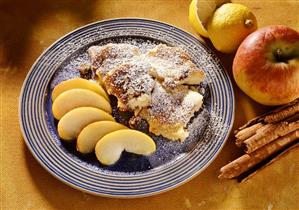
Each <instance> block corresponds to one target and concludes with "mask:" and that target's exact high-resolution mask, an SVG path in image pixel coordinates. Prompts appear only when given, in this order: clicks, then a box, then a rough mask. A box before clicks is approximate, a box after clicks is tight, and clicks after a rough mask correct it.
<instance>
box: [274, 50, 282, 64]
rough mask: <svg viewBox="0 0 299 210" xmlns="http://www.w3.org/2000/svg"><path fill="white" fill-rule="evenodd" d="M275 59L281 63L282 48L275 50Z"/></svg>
mask: <svg viewBox="0 0 299 210" xmlns="http://www.w3.org/2000/svg"><path fill="white" fill-rule="evenodd" d="M275 57H276V60H277V61H281V60H282V50H281V49H280V48H277V49H276V50H275Z"/></svg>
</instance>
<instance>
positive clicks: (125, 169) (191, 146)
mask: <svg viewBox="0 0 299 210" xmlns="http://www.w3.org/2000/svg"><path fill="white" fill-rule="evenodd" d="M131 33H132V32H131V31H130V32H129V31H128V32H126V31H117V32H113V33H106V34H105V33H102V32H101V30H100V29H99V35H100V36H98V37H97V38H96V39H95V38H94V36H91V37H90V39H89V38H88V37H87V38H86V37H85V38H84V39H82V42H78V43H74V44H70V45H69V46H68V49H70V50H69V51H68V59H66V60H64V62H63V63H62V64H61V63H59V62H60V59H58V60H57V64H59V67H58V70H57V71H56V74H55V75H54V77H53V80H52V82H51V84H50V93H51V90H52V89H53V87H54V86H55V85H56V84H58V83H59V82H61V81H63V80H67V79H69V78H73V77H79V73H78V71H77V67H78V66H79V65H81V64H82V63H86V64H90V60H89V57H88V54H87V53H86V51H87V49H88V48H89V47H90V46H92V45H100V46H104V45H106V44H108V43H125V44H131V45H134V46H138V48H139V50H140V53H141V54H144V53H146V52H148V51H149V50H151V49H153V48H155V47H156V46H157V45H158V44H160V43H161V42H160V41H157V39H158V38H159V39H160V38H161V39H163V40H165V41H166V42H167V43H171V44H173V45H176V46H179V45H178V44H177V43H178V41H176V40H172V38H171V37H168V36H167V35H166V34H163V33H162V34H160V35H159V36H158V35H153V34H149V33H148V32H145V31H142V30H139V31H138V30H136V35H137V36H136V37H132V36H127V35H130V34H131ZM144 35H145V36H146V37H149V38H140V36H144ZM111 36H112V37H115V36H122V37H117V38H107V37H111ZM164 38H165V39H164ZM87 43H88V44H87ZM79 46H81V47H82V46H84V47H83V48H79ZM179 47H182V48H183V49H184V50H187V51H188V52H189V54H190V57H191V59H192V60H196V65H197V67H199V68H202V69H204V70H205V72H206V73H207V75H208V76H207V79H206V80H205V81H204V82H203V84H202V85H200V86H199V87H198V89H199V90H200V92H201V93H202V94H203V95H204V106H203V107H202V108H201V110H199V111H198V112H197V113H196V114H195V117H194V118H192V119H191V122H190V124H188V131H189V137H188V138H187V139H186V140H185V141H184V142H178V141H176V142H173V141H169V140H166V139H165V138H163V137H161V136H155V135H152V134H150V133H149V135H151V137H152V138H153V139H154V141H155V142H156V144H157V151H156V152H155V153H154V154H153V155H151V156H148V157H135V156H134V157H133V158H132V157H131V156H130V157H129V158H125V159H124V160H125V161H122V160H120V162H119V163H118V164H116V165H114V166H111V167H105V166H103V165H101V164H100V163H99V162H98V161H97V160H96V158H95V157H94V156H92V155H91V156H88V157H86V156H82V155H81V154H79V153H77V152H76V150H75V149H74V148H75V147H69V146H66V145H64V144H63V145H61V144H60V143H59V144H58V145H60V147H61V148H62V150H64V151H65V152H66V153H67V154H68V155H69V156H70V157H71V158H72V159H74V160H75V161H76V162H78V163H79V164H81V165H82V166H84V167H87V168H90V169H91V170H93V171H100V172H101V173H103V174H112V175H113V174H115V175H118V174H123V175H130V174H136V173H137V174H138V173H142V171H146V170H149V169H151V170H159V167H163V166H165V165H168V164H172V163H173V162H175V161H177V160H180V159H182V158H184V157H186V154H187V153H192V152H194V151H196V152H197V153H199V155H200V154H203V153H204V152H205V151H207V150H208V147H209V148H210V147H213V146H215V144H216V143H217V142H216V139H217V138H219V137H221V136H223V133H224V132H225V131H227V130H228V129H229V125H225V124H224V122H223V119H222V117H221V114H220V112H219V111H218V110H219V109H221V108H220V107H218V105H217V104H216V106H214V104H211V99H210V90H209V89H210V84H211V83H212V82H213V80H214V79H215V78H212V77H214V76H215V75H212V74H213V71H215V70H214V69H213V68H215V67H214V66H213V65H211V64H210V63H213V62H211V61H212V60H214V59H215V58H214V57H212V55H210V54H203V55H201V59H198V55H197V54H193V51H196V49H195V50H193V46H192V45H191V46H186V45H181V46H179ZM188 48H189V50H188ZM78 49H79V50H78ZM190 49H191V50H190ZM76 50H77V51H76ZM75 51H76V53H75V54H73V55H71V56H69V54H70V53H72V52H75ZM197 51H198V49H197ZM61 57H63V58H65V57H66V55H64V54H62V55H61ZM49 100H50V99H49ZM112 101H113V100H112ZM213 103H214V102H213ZM113 106H114V108H113V109H114V110H115V107H116V103H114V105H113ZM211 107H215V109H216V110H211ZM213 109H214V108H213ZM116 120H117V121H119V122H122V123H124V124H126V123H127V121H126V119H125V118H122V115H119V116H116ZM49 126H51V127H52V124H51V125H49ZM54 127H55V126H54ZM139 129H140V130H142V131H144V132H148V127H147V125H146V124H143V126H142V127H140V128H139ZM54 134H55V132H54ZM54 134H53V135H54ZM58 141H59V139H58ZM126 162H128V164H127V165H126ZM129 164H130V165H129ZM124 165H125V166H124ZM132 165H134V166H132Z"/></svg>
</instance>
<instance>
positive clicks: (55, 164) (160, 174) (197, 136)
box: [19, 18, 234, 198]
mask: <svg viewBox="0 0 299 210" xmlns="http://www.w3.org/2000/svg"><path fill="white" fill-rule="evenodd" d="M111 42H113V43H130V44H133V45H137V46H139V47H140V48H142V49H143V50H147V49H149V48H151V47H153V46H155V45H157V44H159V43H165V44H167V45H169V46H179V47H181V48H183V49H184V50H185V51H187V52H188V53H189V55H190V56H191V58H192V60H193V62H194V63H196V65H197V66H198V67H199V68H202V69H203V70H204V72H205V74H206V79H205V81H204V82H203V84H202V85H201V86H200V87H199V89H200V91H201V92H202V93H203V95H204V106H203V108H202V109H201V110H200V111H199V112H198V113H197V114H196V116H195V117H194V118H193V119H192V122H191V123H190V124H189V128H188V129H189V131H190V136H189V137H188V139H187V140H186V141H185V142H183V143H180V142H173V141H169V140H166V139H163V138H162V137H157V136H154V135H151V134H150V135H151V136H152V137H153V139H154V140H155V142H156V144H157V151H156V152H155V153H154V154H153V155H151V156H148V157H144V156H137V155H133V154H129V153H126V152H124V153H123V154H122V157H121V159H120V160H119V161H118V162H117V163H116V164H115V165H113V166H110V167H107V166H103V165H101V164H100V163H99V162H98V161H97V160H96V158H95V155H94V154H90V155H81V154H79V153H78V152H76V149H75V145H74V144H72V143H71V144H66V143H63V142H62V141H61V140H60V139H59V137H58V135H57V131H56V125H57V122H56V121H55V120H54V119H53V116H52V113H51V97H50V95H51V91H52V90H53V87H54V86H55V85H56V84H58V83H59V82H61V81H63V80H66V79H69V78H74V77H78V76H79V74H78V71H77V70H76V67H78V65H80V64H81V63H86V62H88V56H87V54H86V50H87V49H88V47H90V46H91V45H104V44H107V43H111ZM113 114H114V116H115V117H116V119H117V120H118V121H121V122H122V123H126V122H127V121H126V120H127V119H126V117H124V116H120V115H119V113H118V112H117V111H116V110H115V109H114V112H113ZM233 117H234V95H233V89H232V85H231V82H230V79H229V77H228V75H227V74H226V72H225V71H224V69H223V66H222V65H221V63H220V61H219V60H218V58H217V57H216V56H215V55H214V53H213V52H212V51H211V50H210V49H208V48H207V47H206V46H204V45H203V44H202V43H200V42H199V41H198V40H197V39H196V38H194V37H193V36H192V35H190V34H188V33H186V32H185V31H183V30H181V29H178V28H176V27H175V26H171V25H168V24H166V23H161V22H157V21H153V20H145V19H134V18H128V19H112V20H106V21H101V22H96V23H92V24H90V25H87V26H84V27H82V28H79V29H77V30H75V31H73V32H71V33H69V34H68V35H66V36H64V37H63V38H61V39H59V40H58V41H57V42H55V43H54V44H53V45H52V46H51V47H49V48H48V49H47V50H46V51H45V52H44V53H43V54H42V55H41V56H40V57H39V58H38V60H37V61H36V62H35V64H34V65H33V67H32V68H31V70H30V72H29V73H28V75H27V78H26V80H25V82H24V84H23V88H22V91H21V97H20V106H19V118H20V124H21V129H22V133H23V136H24V139H25V142H26V144H27V146H28V148H29V149H30V151H31V152H32V154H33V155H34V157H35V158H36V159H37V160H38V161H39V162H40V164H41V165H42V166H43V167H44V168H45V169H46V170H47V171H49V172H50V173H51V174H53V175H54V176H55V177H56V178H58V179H59V180H61V181H63V182H64V183H66V184H68V185H70V186H72V187H74V188H76V189H79V190H82V191H85V192H88V193H91V194H95V195H101V196H108V197H122V198H132V197H143V196H150V195H153V194H157V193H161V192H164V191H167V190H170V189H173V188H175V187H177V186H179V185H181V184H183V183H185V182H187V181H188V180H190V179H192V178H193V177H195V176H196V175H197V174H199V173H200V172H201V171H203V170H204V169H205V168H206V167H207V166H208V165H209V164H210V163H211V162H212V161H213V159H214V158H215V157H216V155H217V154H218V153H219V152H220V150H221V148H222V147H223V145H224V143H225V141H226V139H227V137H228V134H229V132H230V130H231V127H232V124H233ZM145 127H146V126H145ZM145 127H144V126H140V128H139V129H141V130H143V131H144V132H146V128H145ZM215 176H216V174H215Z"/></svg>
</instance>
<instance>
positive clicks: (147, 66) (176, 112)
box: [88, 44, 204, 141]
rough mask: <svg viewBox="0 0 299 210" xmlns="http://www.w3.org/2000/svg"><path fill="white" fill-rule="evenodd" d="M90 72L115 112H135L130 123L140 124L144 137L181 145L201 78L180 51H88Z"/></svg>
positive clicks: (125, 47)
mask: <svg viewBox="0 0 299 210" xmlns="http://www.w3.org/2000/svg"><path fill="white" fill-rule="evenodd" d="M88 53H89V56H90V58H91V62H92V68H93V69H94V70H95V71H96V74H97V75H98V77H99V79H100V83H102V84H103V85H104V86H105V87H106V89H107V92H108V93H109V94H110V95H113V96H115V97H116V98H117V101H118V108H119V109H120V110H122V111H131V112H134V117H132V119H131V121H130V122H131V123H132V124H134V123H136V122H138V119H145V120H146V121H147V122H148V124H149V131H150V132H152V133H154V134H156V135H162V136H164V137H166V138H168V139H171V140H181V141H183V140H185V139H186V138H187V137H188V131H187V129H186V126H187V124H188V122H189V121H190V119H191V118H192V117H193V116H194V113H195V112H196V111H198V110H199V109H200V107H201V105H202V99H203V97H202V95H201V94H200V93H199V92H197V91H194V90H195V89H193V90H191V88H190V86H189V85H198V84H200V82H202V81H203V79H204V73H203V71H202V70H201V69H199V68H198V67H196V65H195V64H194V63H193V62H192V61H191V59H190V57H189V55H188V54H187V53H185V52H184V51H183V50H182V49H181V48H178V47H169V46H166V45H165V44H160V45H157V46H156V47H154V48H153V49H150V50H149V51H147V52H145V53H141V51H140V50H139V48H138V47H136V46H133V45H129V44H107V45H105V46H93V47H90V48H89V50H88Z"/></svg>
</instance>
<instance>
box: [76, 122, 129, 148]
mask: <svg viewBox="0 0 299 210" xmlns="http://www.w3.org/2000/svg"><path fill="white" fill-rule="evenodd" d="M121 129H128V128H127V127H126V126H124V125H122V124H120V123H117V122H113V121H99V122H94V123H91V124H89V125H87V126H86V127H85V128H83V130H82V131H81V132H80V134H79V136H78V139H77V150H78V151H79V152H81V153H83V154H86V153H90V152H92V151H94V149H95V146H96V144H97V142H98V141H99V140H100V139H101V138H102V137H103V136H105V135H106V134H108V133H111V132H113V131H117V130H121Z"/></svg>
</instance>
